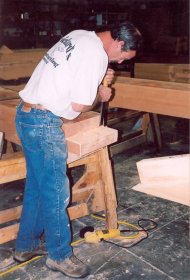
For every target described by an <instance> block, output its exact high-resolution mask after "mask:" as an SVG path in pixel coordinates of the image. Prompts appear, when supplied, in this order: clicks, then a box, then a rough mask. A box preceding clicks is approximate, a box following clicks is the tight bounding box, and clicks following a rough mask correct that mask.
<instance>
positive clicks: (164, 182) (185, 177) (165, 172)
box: [133, 154, 190, 206]
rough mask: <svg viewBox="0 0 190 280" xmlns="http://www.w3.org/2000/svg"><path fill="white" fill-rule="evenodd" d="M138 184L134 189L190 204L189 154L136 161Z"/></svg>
mask: <svg viewBox="0 0 190 280" xmlns="http://www.w3.org/2000/svg"><path fill="white" fill-rule="evenodd" d="M137 169H138V173H139V178H140V184H138V185H136V186H134V187H133V189H134V190H136V191H140V192H144V193H147V194H151V195H154V196H158V197H161V198H164V199H168V200H171V201H175V202H178V203H181V204H184V205H188V206H190V187H189V186H190V173H189V170H190V155H189V154H185V155H179V156H170V157H161V158H154V159H144V160H142V161H139V162H137Z"/></svg>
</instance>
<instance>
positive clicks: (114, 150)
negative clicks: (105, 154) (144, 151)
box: [110, 133, 146, 157]
mask: <svg viewBox="0 0 190 280" xmlns="http://www.w3.org/2000/svg"><path fill="white" fill-rule="evenodd" d="M145 142H146V135H145V134H144V133H142V134H140V135H138V136H135V137H132V138H130V139H127V140H123V141H122V142H120V143H116V144H113V145H111V146H110V155H111V157H112V156H114V155H117V154H118V153H121V152H124V151H126V150H129V149H131V148H134V147H136V146H139V145H140V144H143V143H145Z"/></svg>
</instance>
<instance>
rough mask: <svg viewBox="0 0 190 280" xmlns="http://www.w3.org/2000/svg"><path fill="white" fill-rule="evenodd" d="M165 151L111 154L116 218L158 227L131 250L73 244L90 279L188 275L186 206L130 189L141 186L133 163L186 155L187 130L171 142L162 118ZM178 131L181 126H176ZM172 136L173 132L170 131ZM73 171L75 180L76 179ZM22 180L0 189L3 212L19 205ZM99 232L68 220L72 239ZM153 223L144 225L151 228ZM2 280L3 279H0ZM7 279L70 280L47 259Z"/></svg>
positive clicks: (3, 255)
mask: <svg viewBox="0 0 190 280" xmlns="http://www.w3.org/2000/svg"><path fill="white" fill-rule="evenodd" d="M161 123H162V126H161V128H162V135H163V148H162V151H161V152H160V154H159V155H158V154H157V153H156V152H155V149H154V147H150V146H147V145H145V144H144V145H142V146H140V147H138V148H136V149H133V150H130V151H127V152H124V153H122V154H118V155H115V156H113V158H112V162H113V172H114V177H115V183H116V193H117V200H118V211H117V212H118V219H119V220H125V221H127V222H129V223H131V224H134V225H137V222H138V220H139V219H151V220H153V221H155V222H156V223H157V228H154V229H153V230H151V231H150V232H149V236H148V238H147V239H145V240H143V241H142V242H140V243H139V244H137V245H136V246H133V247H128V246H129V245H128V244H125V242H121V243H119V244H120V245H122V246H125V247H126V248H121V247H117V246H116V245H113V244H108V243H105V242H103V241H102V242H100V243H99V244H87V243H80V244H78V245H77V246H74V252H75V254H76V256H78V257H79V258H80V259H81V260H82V261H84V262H85V263H86V264H88V265H89V268H90V271H91V272H90V275H89V276H88V277H86V279H88V280H92V279H93V280H106V279H109V280H116V279H117V280H125V279H129V280H140V279H143V280H169V279H175V280H187V279H189V276H190V246H189V207H187V206H185V205H182V204H178V203H175V202H172V201H169V200H165V199H161V198H158V197H154V196H150V195H147V194H143V193H140V192H136V191H134V190H133V189H132V187H133V186H134V185H136V184H138V183H139V177H138V172H137V169H136V162H137V161H139V160H141V159H144V158H151V157H156V156H166V155H174V154H183V153H189V140H188V129H187V130H186V129H185V130H184V129H183V132H185V133H184V137H182V132H180V136H181V139H180V141H179V142H177V144H176V142H175V145H174V144H173V143H174V142H173V143H172V142H171V140H172V137H171V133H169V131H170V132H172V127H173V126H172V125H173V119H171V118H169V119H167V122H166V121H165V118H162V120H161ZM185 125H186V124H185ZM180 129H181V125H180ZM172 135H173V133H172ZM77 172H79V173H80V170H76V171H73V176H77ZM23 189H24V182H22V181H18V182H14V183H12V184H9V186H7V185H3V186H1V189H0V195H1V207H0V208H1V209H5V208H9V207H10V205H11V206H12V205H14V204H15V205H18V204H20V203H21V202H22V198H23ZM90 225H91V226H94V227H95V228H96V229H98V228H102V227H103V226H104V222H102V221H99V220H97V219H94V218H93V217H91V216H87V217H84V218H81V219H78V220H75V221H73V222H72V228H73V235H74V240H77V239H79V238H80V237H79V232H80V230H81V229H82V228H84V227H85V226H90ZM150 225H151V224H146V225H145V224H144V226H146V227H149V226H150ZM13 247H14V242H9V243H7V244H3V245H1V249H0V261H1V264H2V262H4V261H5V259H10V252H7V251H5V250H3V248H4V249H8V248H13ZM0 278H1V277H0ZM2 279H6V280H13V279H14V280H39V279H43V280H59V279H71V278H69V277H66V276H63V275H62V274H61V273H58V272H52V271H50V270H49V269H47V268H46V266H45V257H42V258H40V259H38V260H35V261H33V262H31V263H29V264H27V265H25V266H22V267H20V268H18V269H17V270H15V271H14V272H9V273H7V274H5V275H4V276H2Z"/></svg>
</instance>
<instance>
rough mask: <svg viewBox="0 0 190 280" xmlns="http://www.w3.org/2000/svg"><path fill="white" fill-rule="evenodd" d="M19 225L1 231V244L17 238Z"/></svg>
mask: <svg viewBox="0 0 190 280" xmlns="http://www.w3.org/2000/svg"><path fill="white" fill-rule="evenodd" d="M18 229H19V224H18V223H17V224H14V225H10V226H7V227H4V228H1V229H0V244H3V243H6V242H8V241H11V240H14V239H15V238H16V236H17V232H18Z"/></svg>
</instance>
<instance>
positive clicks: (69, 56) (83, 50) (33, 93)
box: [19, 30, 108, 120]
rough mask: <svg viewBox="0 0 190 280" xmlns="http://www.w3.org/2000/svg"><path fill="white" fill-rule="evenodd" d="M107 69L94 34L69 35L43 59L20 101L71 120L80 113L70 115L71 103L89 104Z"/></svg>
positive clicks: (22, 93) (21, 93) (99, 44)
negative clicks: (38, 105) (40, 106)
mask: <svg viewBox="0 0 190 280" xmlns="http://www.w3.org/2000/svg"><path fill="white" fill-rule="evenodd" d="M107 65H108V56H107V54H106V52H105V50H104V48H103V44H102V42H101V40H100V39H99V37H98V36H97V35H96V34H95V32H92V31H85V30H76V31H73V32H71V33H69V34H68V35H66V36H65V37H63V38H62V39H61V40H60V41H59V42H58V43H56V44H55V45H54V46H53V47H52V48H51V49H50V50H49V51H48V52H47V53H46V54H45V55H44V57H43V59H42V60H41V61H40V63H39V64H38V65H37V67H36V69H35V70H34V72H33V74H32V76H31V78H30V80H29V81H28V83H27V85H26V86H25V88H24V89H23V90H22V91H20V93H19V94H20V97H21V98H22V99H23V100H24V101H25V102H28V103H32V104H41V105H43V106H44V107H45V108H46V109H48V110H50V111H51V112H52V113H54V114H55V115H57V116H60V117H64V118H66V119H69V120H71V119H74V118H76V117H77V116H78V115H79V114H80V113H79V112H75V111H73V109H72V107H71V102H75V103H79V104H82V105H92V104H93V102H94V100H95V98H96V95H97V88H98V86H99V84H100V83H101V81H102V79H103V77H104V75H105V73H106V69H107Z"/></svg>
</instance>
